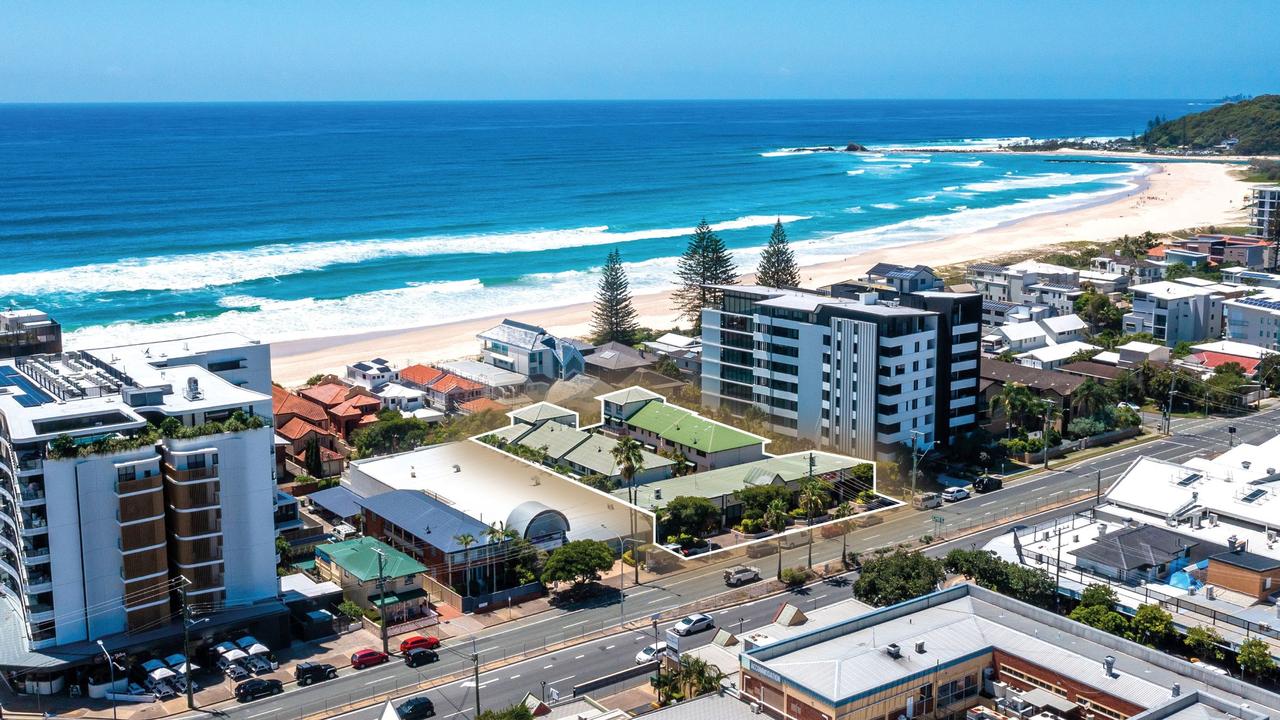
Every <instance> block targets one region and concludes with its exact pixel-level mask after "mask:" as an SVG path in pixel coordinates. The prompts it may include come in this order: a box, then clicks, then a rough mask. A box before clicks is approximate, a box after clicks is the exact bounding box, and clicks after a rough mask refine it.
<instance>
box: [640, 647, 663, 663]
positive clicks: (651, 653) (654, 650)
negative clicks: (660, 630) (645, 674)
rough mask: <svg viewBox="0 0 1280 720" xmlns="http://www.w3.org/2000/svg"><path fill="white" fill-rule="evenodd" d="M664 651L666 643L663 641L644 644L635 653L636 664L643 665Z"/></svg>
mask: <svg viewBox="0 0 1280 720" xmlns="http://www.w3.org/2000/svg"><path fill="white" fill-rule="evenodd" d="M666 651H667V644H666V643H665V642H656V643H653V644H652V645H646V646H644V648H642V649H641V650H640V652H638V653H636V664H637V665H643V664H645V663H647V662H653V661H654V660H656V659H657V658H658V656H659V655H661V654H663V653H665V652H666Z"/></svg>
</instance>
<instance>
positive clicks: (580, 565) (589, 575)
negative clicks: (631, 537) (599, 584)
mask: <svg viewBox="0 0 1280 720" xmlns="http://www.w3.org/2000/svg"><path fill="white" fill-rule="evenodd" d="M611 567H613V551H612V550H610V549H609V546H608V545H607V544H606V543H603V542H600V541H599V540H571V541H569V542H567V543H565V544H563V545H561V546H560V547H558V548H556V549H555V550H552V551H551V553H550V554H549V555H547V561H546V563H544V564H543V566H542V583H543V584H544V585H554V584H556V583H560V582H572V583H573V586H574V587H575V588H576V587H580V586H582V585H585V584H587V583H589V582H595V581H596V580H599V579H600V573H602V572H604V571H606V570H608V569H609V568H611Z"/></svg>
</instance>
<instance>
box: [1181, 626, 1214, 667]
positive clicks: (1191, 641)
mask: <svg viewBox="0 0 1280 720" xmlns="http://www.w3.org/2000/svg"><path fill="white" fill-rule="evenodd" d="M1182 642H1183V644H1184V645H1186V646H1187V649H1188V650H1190V651H1191V652H1192V653H1195V655H1196V657H1199V658H1201V659H1204V658H1208V659H1210V660H1221V659H1222V657H1223V655H1222V645H1223V642H1224V640H1223V639H1222V635H1220V634H1218V631H1217V629H1215V628H1212V627H1208V626H1205V625H1195V626H1193V627H1190V628H1187V634H1186V636H1185V637H1184V638H1183V639H1182Z"/></svg>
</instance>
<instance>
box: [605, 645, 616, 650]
mask: <svg viewBox="0 0 1280 720" xmlns="http://www.w3.org/2000/svg"><path fill="white" fill-rule="evenodd" d="M616 647H618V646H617V645H605V646H604V649H605V650H612V649H614V648H616Z"/></svg>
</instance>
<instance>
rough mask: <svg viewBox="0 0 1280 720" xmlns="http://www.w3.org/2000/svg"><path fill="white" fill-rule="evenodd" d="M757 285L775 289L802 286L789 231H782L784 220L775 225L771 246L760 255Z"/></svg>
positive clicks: (770, 240) (771, 236)
mask: <svg viewBox="0 0 1280 720" xmlns="http://www.w3.org/2000/svg"><path fill="white" fill-rule="evenodd" d="M756 284H757V285H764V286H765V287H774V288H785V287H799V285H800V266H799V265H797V264H796V256H795V253H793V252H792V251H791V245H790V243H788V242H787V231H786V230H784V229H782V220H778V221H777V222H775V223H774V224H773V233H772V234H771V235H770V236H769V244H768V245H766V246H765V248H764V252H762V253H760V266H759V268H757V270H756Z"/></svg>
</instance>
